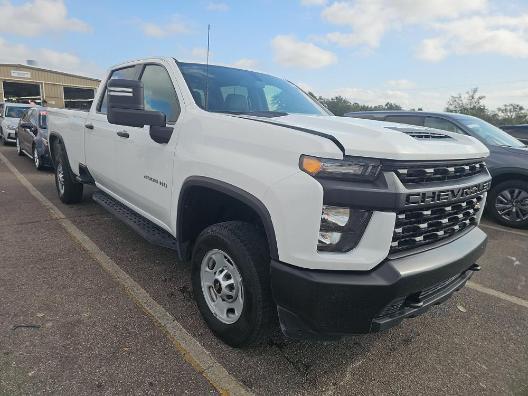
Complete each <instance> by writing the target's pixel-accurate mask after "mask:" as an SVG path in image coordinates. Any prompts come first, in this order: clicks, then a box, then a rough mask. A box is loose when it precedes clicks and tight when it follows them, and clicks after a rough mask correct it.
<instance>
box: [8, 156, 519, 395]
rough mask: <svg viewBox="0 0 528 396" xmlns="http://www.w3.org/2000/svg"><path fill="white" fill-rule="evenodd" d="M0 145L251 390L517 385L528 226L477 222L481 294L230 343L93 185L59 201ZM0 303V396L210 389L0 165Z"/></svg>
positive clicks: (504, 389)
mask: <svg viewBox="0 0 528 396" xmlns="http://www.w3.org/2000/svg"><path fill="white" fill-rule="evenodd" d="M0 153H2V154H4V155H5V156H6V157H7V158H8V160H9V161H10V163H12V164H13V165H14V166H15V167H16V169H17V170H18V171H19V172H20V173H21V174H22V175H23V176H24V177H25V178H26V179H27V180H28V181H29V182H30V183H31V185H32V186H34V187H35V188H36V189H37V190H38V191H39V192H40V193H41V194H42V195H43V196H44V197H46V198H47V199H48V200H49V201H51V203H52V204H53V205H55V206H56V207H57V208H58V209H59V210H60V211H61V212H62V213H63V214H64V216H65V217H66V218H67V219H68V220H69V221H71V223H73V224H74V225H75V227H76V228H78V229H79V230H80V231H82V233H84V234H85V235H86V236H87V237H88V238H89V239H90V240H91V241H92V242H93V243H94V244H95V245H96V246H97V248H98V249H100V250H101V251H102V252H104V254H105V255H107V256H108V257H109V258H110V259H111V260H112V261H113V262H114V263H115V264H117V266H118V267H119V268H120V269H121V270H123V271H124V272H125V273H126V274H127V275H128V276H130V277H131V278H132V279H133V281H135V283H137V284H138V285H139V286H140V287H141V288H142V289H143V290H144V291H146V293H148V295H149V296H150V297H151V298H152V299H153V300H154V301H155V302H156V303H157V304H159V305H160V306H161V307H162V308H163V310H164V311H166V312H167V313H169V314H170V315H171V316H172V317H173V318H174V319H175V320H176V321H177V323H178V324H180V325H181V326H182V327H183V328H184V329H185V330H186V331H187V332H188V333H189V334H191V335H192V336H193V337H194V338H195V339H196V340H197V341H198V342H199V344H201V346H202V347H203V349H204V350H205V351H207V352H208V353H210V354H211V356H212V357H213V358H214V359H215V360H216V361H217V362H219V363H220V364H221V365H222V366H223V367H224V368H225V369H226V370H227V371H228V372H229V374H230V375H231V376H232V377H233V378H236V380H237V381H239V382H240V384H242V385H243V386H244V387H246V388H247V389H248V390H250V391H252V392H253V393H255V394H262V395H267V394H274V395H282V394H306V395H312V394H343V395H345V394H346V395H350V394H380V395H395V394H397V395H400V394H401V395H419V394H427V395H437V394H438V395H446V394H456V395H469V394H471V395H473V394H486V395H487V394H489V395H497V394H501V395H503V394H507V395H527V394H528V307H526V306H523V305H522V303H521V304H519V303H518V302H517V303H516V302H515V301H516V298H517V299H518V300H517V301H521V302H526V301H528V231H514V232H512V231H511V230H509V229H503V228H502V227H498V226H496V225H493V224H492V223H491V222H490V221H488V220H485V221H484V226H483V229H484V230H485V231H486V232H487V233H488V235H489V236H490V244H489V247H488V250H487V253H486V255H485V256H484V257H483V258H482V259H481V260H480V264H481V266H482V267H483V270H482V271H481V272H479V273H477V274H476V275H475V276H474V277H473V278H472V282H473V283H475V284H477V285H481V286H483V287H484V288H486V290H491V291H492V294H489V293H483V292H481V291H478V290H475V289H474V288H465V289H463V290H462V291H460V292H459V293H457V294H455V295H454V296H453V298H451V299H450V300H449V301H447V302H446V303H444V304H442V305H440V306H437V307H434V308H433V309H431V310H430V311H429V312H427V313H426V314H425V315H422V316H420V317H418V318H415V319H409V320H406V321H404V322H403V323H402V324H401V325H400V326H398V327H396V328H393V329H391V330H389V331H386V332H383V333H378V334H371V335H366V336H354V337H347V338H345V339H343V340H341V341H337V342H299V341H292V340H287V339H285V338H283V337H282V336H281V334H280V333H279V332H278V331H277V333H276V334H275V335H274V337H273V338H272V339H271V340H270V342H269V343H268V344H266V345H262V346H259V347H254V348H250V349H245V350H236V349H232V348H230V347H228V346H226V345H224V344H222V343H221V342H220V341H218V340H217V339H216V338H215V337H214V336H213V335H212V334H211V333H210V331H209V330H208V328H207V327H206V325H205V324H204V322H203V321H202V319H201V317H200V314H199V312H198V309H197V307H196V305H195V303H194V301H193V299H192V291H191V287H190V285H191V283H190V269H189V265H188V264H187V263H179V262H177V261H176V259H175V255H174V253H173V252H172V251H170V250H166V249H163V248H159V247H157V246H152V245H150V244H149V243H148V242H146V241H144V240H143V239H142V238H141V237H139V236H138V235H136V234H135V233H134V232H133V231H132V230H131V229H129V228H128V227H127V226H125V225H124V224H122V223H120V222H119V221H118V220H116V219H115V218H113V217H112V216H111V215H110V214H108V213H107V212H105V211H104V210H103V209H102V208H100V207H99V206H98V205H97V204H95V203H94V202H93V201H92V200H91V194H92V193H93V191H94V189H93V188H91V187H90V188H86V189H85V198H84V200H83V202H82V203H81V204H79V205H72V206H66V205H63V204H61V203H60V201H59V200H58V198H57V193H56V191H55V185H54V181H53V174H52V173H51V171H43V172H39V171H36V170H35V169H34V168H33V166H32V163H31V161H30V160H29V159H28V158H25V157H18V156H17V155H16V152H15V149H14V147H0ZM488 225H489V226H488ZM494 293H495V294H496V295H494ZM504 296H510V297H511V298H510V299H508V298H505V297H504ZM0 304H1V305H0V329H1V333H0V394H10V395H11V394H34V393H53V394H98V393H101V394H122V393H127V394H129V393H135V394H148V393H151V394H185V393H190V394H209V393H215V392H218V391H221V389H218V387H216V386H215V384H214V383H211V382H210V381H208V380H207V378H206V377H204V375H203V373H202V372H201V370H200V369H197V367H195V366H194V365H193V364H192V363H190V362H189V359H188V358H186V354H185V353H182V350H181V348H178V344H177V343H175V342H174V340H172V339H171V337H169V336H168V335H167V331H166V329H164V328H163V326H160V325H159V323H156V322H155V321H154V320H153V319H152V317H151V316H150V315H148V314H146V313H145V312H144V310H142V309H141V307H139V306H138V304H137V303H136V302H134V301H133V299H132V298H131V297H130V295H129V293H127V292H126V290H124V289H123V287H122V285H120V284H119V283H118V282H116V281H115V280H114V279H113V278H112V277H111V276H110V275H109V274H108V273H107V272H106V271H104V270H103V269H102V268H101V266H100V265H99V264H98V263H97V262H96V260H94V258H93V257H92V256H91V255H90V254H88V253H87V252H86V250H85V249H84V248H83V247H82V246H81V245H80V244H79V243H78V241H76V240H75V239H74V238H72V237H71V235H70V234H69V233H68V232H66V230H65V229H64V227H63V226H62V225H61V224H60V222H58V221H57V220H56V219H54V218H53V217H52V216H50V213H49V211H48V210H47V209H46V208H45V207H44V206H43V204H42V203H41V202H39V201H38V200H37V199H36V198H35V197H34V196H33V195H32V194H30V193H29V191H28V189H27V188H26V187H25V186H23V185H22V184H21V182H20V180H18V179H17V178H16V177H15V176H14V174H13V173H12V172H11V171H10V170H9V169H8V167H7V166H6V164H4V163H2V162H0Z"/></svg>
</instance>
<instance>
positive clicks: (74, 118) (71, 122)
mask: <svg viewBox="0 0 528 396" xmlns="http://www.w3.org/2000/svg"><path fill="white" fill-rule="evenodd" d="M87 118H88V113H86V112H84V111H78V110H66V109H49V110H48V131H49V136H50V139H51V136H52V135H55V136H59V137H60V138H61V139H62V141H63V142H64V145H65V147H66V153H67V154H68V159H69V162H70V168H71V170H72V171H73V172H74V173H75V174H77V175H78V174H79V164H80V163H85V160H86V159H85V154H84V124H85V123H86V120H87Z"/></svg>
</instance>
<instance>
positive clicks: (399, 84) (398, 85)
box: [387, 79, 415, 89]
mask: <svg viewBox="0 0 528 396" xmlns="http://www.w3.org/2000/svg"><path fill="white" fill-rule="evenodd" d="M387 85H388V86H389V87H391V88H394V89H411V88H414V87H415V84H414V83H413V82H412V81H409V80H405V79H401V80H389V81H387Z"/></svg>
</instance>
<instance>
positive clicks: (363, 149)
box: [244, 114, 489, 161]
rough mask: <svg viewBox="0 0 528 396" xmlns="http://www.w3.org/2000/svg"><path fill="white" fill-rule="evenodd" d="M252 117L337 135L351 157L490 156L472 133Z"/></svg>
mask: <svg viewBox="0 0 528 396" xmlns="http://www.w3.org/2000/svg"><path fill="white" fill-rule="evenodd" d="M244 118H250V117H244ZM251 118H258V120H259V121H264V122H269V123H273V124H280V125H283V126H291V127H292V128H302V129H305V130H306V132H309V131H312V132H315V133H319V134H326V135H330V136H333V137H334V138H335V139H336V140H337V141H338V142H339V143H340V144H341V145H342V146H343V148H344V151H345V154H346V155H350V156H361V157H372V158H382V159H395V160H407V161H409V160H446V159H469V158H483V157H487V156H488V155H489V150H488V149H487V148H486V146H484V145H483V144H482V143H480V142H479V141H478V140H476V139H474V138H472V137H470V136H465V135H461V134H457V133H450V132H446V131H440V130H437V129H431V128H425V127H417V126H413V125H404V124H396V123H392V122H382V121H374V120H364V119H358V118H348V117H336V116H311V115H297V114H291V115H285V116H282V117H274V118H262V117H251ZM413 136H414V137H413ZM431 137H434V138H431Z"/></svg>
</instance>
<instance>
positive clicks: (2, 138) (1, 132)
mask: <svg viewBox="0 0 528 396" xmlns="http://www.w3.org/2000/svg"><path fill="white" fill-rule="evenodd" d="M0 139H1V140H2V144H3V145H4V146H7V138H5V137H4V130H3V129H0Z"/></svg>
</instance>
